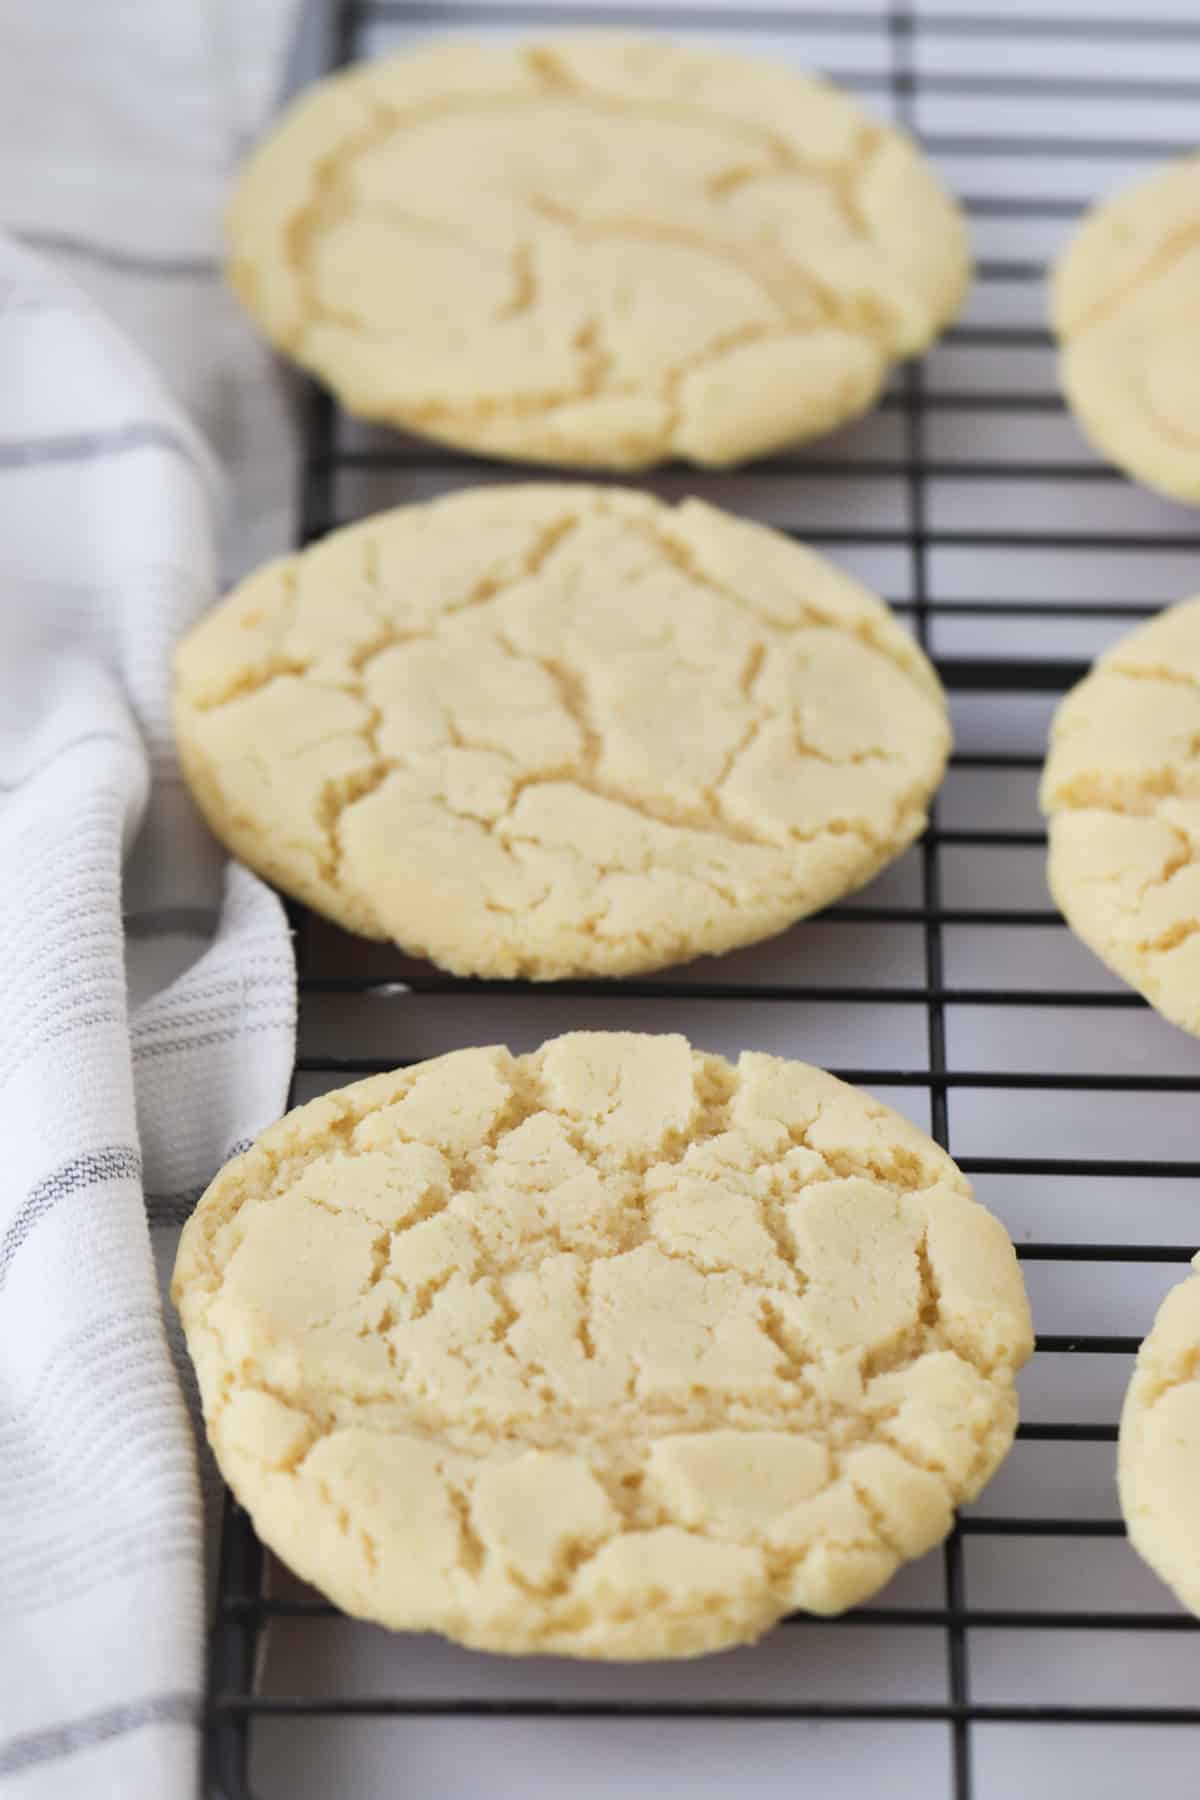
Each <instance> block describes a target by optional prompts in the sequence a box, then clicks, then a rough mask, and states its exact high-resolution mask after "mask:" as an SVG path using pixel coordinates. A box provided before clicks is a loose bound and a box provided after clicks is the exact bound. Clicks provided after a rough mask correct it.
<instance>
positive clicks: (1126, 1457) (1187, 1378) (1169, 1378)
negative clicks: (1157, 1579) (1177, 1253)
mask: <svg viewBox="0 0 1200 1800" xmlns="http://www.w3.org/2000/svg"><path fill="white" fill-rule="evenodd" d="M1192 1268H1193V1270H1194V1273H1193V1274H1191V1275H1190V1276H1188V1278H1187V1280H1186V1281H1182V1282H1180V1284H1179V1286H1178V1287H1176V1288H1172V1290H1171V1292H1170V1293H1169V1294H1168V1295H1167V1297H1166V1299H1165V1300H1164V1301H1163V1303H1162V1305H1161V1306H1160V1307H1159V1309H1158V1316H1157V1318H1156V1319H1155V1321H1154V1328H1153V1330H1152V1331H1151V1333H1150V1335H1149V1337H1148V1338H1147V1339H1146V1341H1145V1343H1144V1344H1143V1345H1142V1347H1141V1349H1140V1350H1139V1351H1138V1359H1137V1365H1136V1367H1135V1369H1134V1374H1133V1380H1132V1381H1131V1382H1130V1384H1129V1390H1128V1392H1127V1394H1126V1396H1125V1406H1124V1409H1123V1411H1122V1413H1121V1440H1120V1448H1119V1452H1118V1473H1119V1480H1120V1489H1121V1510H1122V1511H1123V1512H1124V1514H1125V1523H1126V1525H1127V1526H1128V1528H1129V1536H1130V1540H1131V1541H1132V1543H1133V1546H1134V1548H1135V1549H1136V1550H1137V1551H1139V1552H1140V1554H1141V1555H1142V1556H1144V1557H1145V1559H1146V1561H1147V1562H1148V1563H1149V1564H1150V1567H1151V1568H1152V1569H1154V1570H1155V1572H1156V1573H1157V1574H1159V1575H1161V1576H1162V1578H1163V1580H1164V1581H1165V1582H1166V1583H1167V1585H1168V1587H1171V1588H1173V1589H1174V1591H1175V1593H1176V1595H1177V1596H1178V1598H1179V1599H1180V1600H1181V1601H1182V1603H1183V1605H1184V1606H1186V1607H1187V1608H1188V1609H1189V1611H1191V1612H1194V1613H1197V1614H1200V1513H1198V1511H1197V1502H1198V1499H1200V1256H1198V1257H1196V1258H1195V1259H1194V1260H1193V1263H1192Z"/></svg>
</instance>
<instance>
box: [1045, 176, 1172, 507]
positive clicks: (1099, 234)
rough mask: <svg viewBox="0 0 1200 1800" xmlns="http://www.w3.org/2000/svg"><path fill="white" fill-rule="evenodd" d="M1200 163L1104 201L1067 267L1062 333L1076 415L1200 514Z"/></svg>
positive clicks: (1114, 454)
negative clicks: (1199, 507)
mask: <svg viewBox="0 0 1200 1800" xmlns="http://www.w3.org/2000/svg"><path fill="white" fill-rule="evenodd" d="M1197 317H1200V155H1192V156H1185V157H1183V158H1181V159H1180V160H1179V161H1178V162H1171V163H1167V164H1166V165H1165V166H1164V167H1162V168H1160V169H1156V170H1155V172H1154V173H1153V174H1152V175H1150V176H1148V177H1147V178H1146V179H1145V180H1144V181H1139V182H1137V183H1136V184H1135V185H1134V186H1133V187H1130V188H1126V189H1125V190H1124V192H1122V193H1119V194H1117V195H1115V196H1114V197H1113V198H1112V199H1110V200H1105V201H1101V202H1100V203H1099V204H1098V205H1097V206H1095V207H1093V208H1092V210H1091V211H1090V212H1089V213H1088V214H1087V215H1086V217H1085V218H1084V221H1083V223H1082V225H1081V226H1080V227H1079V229H1078V230H1077V231H1076V232H1075V234H1074V236H1073V237H1072V238H1071V240H1070V241H1069V243H1068V244H1067V246H1066V249H1065V250H1064V251H1063V252H1062V254H1061V255H1060V257H1059V259H1058V263H1057V266H1056V267H1055V270H1054V274H1053V281H1052V289H1051V322H1052V324H1053V327H1054V330H1055V333H1056V335H1057V336H1058V338H1059V341H1060V344H1061V356H1060V360H1059V369H1060V375H1061V380H1062V385H1063V389H1064V391H1065V393H1066V396H1067V400H1068V401H1069V403H1070V406H1071V409H1072V411H1073V412H1074V414H1075V416H1076V418H1077V419H1078V421H1079V423H1080V425H1081V426H1082V427H1083V430H1084V431H1085V432H1086V433H1087V436H1088V437H1089V438H1090V439H1091V441H1092V442H1093V443H1094V444H1095V446H1096V448H1097V449H1098V450H1102V451H1103V452H1104V454H1105V456H1107V457H1109V458H1110V459H1111V460H1112V461H1113V462H1114V463H1116V464H1117V465H1118V466H1119V467H1120V468H1122V469H1124V470H1126V471H1127V473H1129V474H1130V475H1134V476H1136V477H1137V479H1138V480H1139V481H1144V482H1145V483H1146V485H1147V486H1148V487H1152V488H1157V489H1158V490H1159V492H1160V493H1163V494H1168V495H1170V496H1171V497H1172V498H1173V499H1176V500H1188V501H1191V502H1192V503H1193V504H1200V335H1198V333H1197V327H1196V320H1197Z"/></svg>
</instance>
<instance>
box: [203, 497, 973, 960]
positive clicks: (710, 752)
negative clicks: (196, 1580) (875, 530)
mask: <svg viewBox="0 0 1200 1800" xmlns="http://www.w3.org/2000/svg"><path fill="white" fill-rule="evenodd" d="M175 717H176V729H177V737H178V740H179V748H180V754H181V758H182V761H183V765H184V768H185V771H186V773H187V775H188V778H189V780H190V782H191V785H192V788H193V791H194V792H195V795H196V798H197V800H198V801H199V803H200V805H201V806H202V808H203V810H204V812H205V813H206V814H207V816H208V818H209V820H210V822H211V824H212V826H213V828H214V829H215V830H216V831H217V833H218V834H219V835H220V836H221V837H222V838H223V839H224V841H225V842H226V843H227V844H228V845H229V847H230V848H231V849H232V850H233V851H234V852H235V853H236V854H237V855H238V856H239V857H241V858H242V860H243V861H244V862H246V863H248V864H249V865H250V866H251V867H252V868H254V869H257V870H258V871H259V872H260V873H261V874H263V875H265V876H266V877H267V878H268V879H269V880H271V881H274V882H275V883H277V884H278V885H279V886H280V887H282V888H284V889H286V890H287V891H289V892H290V893H293V894H296V895H298V896H299V897H300V898H301V899H303V900H305V901H307V902H308V903H309V904H310V905H312V906H314V907H316V908H317V909H318V910H319V911H321V912H323V913H326V914H327V915H329V916H330V917H331V918H333V919H336V920H338V921H339V922H340V923H342V924H343V925H345V926H347V927H348V928H349V929H351V930H353V931H358V932H362V933H364V934H365V935H367V936H369V937H377V938H392V939H394V940H395V941H396V942H397V943H399V944H401V945H402V946H403V947H404V948H405V949H406V950H409V951H410V952H412V953H414V954H418V955H423V956H427V957H430V958H432V960H433V961H435V962H437V963H439V964H441V965H442V966H443V967H444V968H447V969H451V970H453V971H454V972H455V973H456V974H478V975H487V976H494V977H515V976H520V977H525V978H529V979H534V980H546V979H552V978H555V977H561V976H569V975H581V974H582V975H593V974H594V975H619V974H626V973H630V972H633V971H636V970H642V969H653V968H659V967H662V966H663V965H665V964H668V963H673V962H681V961H684V960H686V959H687V958H689V957H693V956H697V955H700V954H701V953H702V952H705V951H720V950H728V949H731V948H733V947H734V946H735V945H739V944H745V943H749V942H752V941H754V940H755V939H757V938H761V937H765V936H769V935H770V934H771V933H772V932H777V931H781V930H782V929H783V928H784V927H785V926H787V925H789V924H791V923H792V922H793V921H794V920H796V919H798V918H800V917H802V916H804V915H805V914H807V913H810V912H813V911H815V910H817V909H818V908H819V907H821V906H824V905H827V904H828V903H829V902H830V901H831V900H833V899H835V898H837V897H838V896H839V895H841V894H844V893H846V892H847V891H849V890H850V889H853V888H856V887H859V886H861V885H862V884H863V883H864V882H866V881H868V880H870V878H871V877H872V876H873V875H875V874H876V873H877V872H878V870H879V869H881V868H882V867H883V866H884V865H885V864H886V863H888V862H890V861H891V860H892V858H894V857H895V856H897V855H899V853H900V852H901V851H902V850H904V849H905V848H906V847H907V846H908V845H909V844H910V843H911V842H912V841H913V839H914V838H916V837H917V836H918V835H919V833H920V832H921V830H922V829H923V827H924V825H925V819H926V806H927V803H928V800H929V797H930V795H931V793H932V792H933V791H934V789H935V788H936V786H937V784H938V782H939V781H940V779H941V776H942V772H943V769H944V767H945V761H946V757H947V754H948V752H949V747H950V734H949V728H948V724H947V717H946V704H945V698H944V696H943V694H942V691H941V688H940V687H939V685H938V682H937V679H936V677H935V675H934V673H933V671H932V669H931V668H930V666H929V664H928V663H927V662H926V660H925V658H924V657H923V656H922V654H921V652H920V651H919V650H918V649H917V647H916V645H915V644H914V643H913V641H912V639H911V638H910V637H909V636H908V634H907V633H906V632H905V631H904V630H903V629H902V628H901V627H900V626H899V625H898V624H897V622H896V620H895V619H894V617H893V616H892V614H891V613H890V612H889V610H888V608H887V607H886V606H884V605H883V603H882V602H881V601H879V600H877V599H876V598H875V597H874V596H873V595H872V594H869V593H868V592H867V591H866V590H865V589H864V588H862V587H860V586H859V585H858V584H857V582H854V581H852V580H851V579H850V578H849V577H848V576H846V575H843V574H842V573H841V572H840V571H839V570H837V569H835V568H834V567H833V566H832V564H830V563H827V562H825V561H823V560H822V559H821V558H820V557H818V556H816V555H814V554H813V552H812V551H810V550H807V549H805V548H804V547H803V546H802V545H799V544H796V543H793V542H791V541H790V540H788V539H787V538H785V537H783V536H781V535H780V534H779V533H776V532H773V531H770V530H768V529H766V528H765V527H764V526H761V525H755V524H750V523H747V522H745V521H740V520H736V519H733V518H731V517H730V516H728V515H727V514H725V513H721V512H719V511H717V510H716V509H714V508H712V507H710V506H706V505H704V504H702V503H701V502H699V501H696V500H689V501H687V502H685V503H684V504H683V505H681V506H679V507H675V508H671V507H667V506H664V505H662V504H660V503H659V502H658V501H656V500H653V499H651V498H649V497H648V496H645V495H640V494H635V493H632V492H628V491H625V490H622V489H616V488H612V489H601V488H590V487H571V486H534V487H518V488H480V489H474V490H467V491H464V492H462V493H457V494H453V495H451V496H449V497H447V498H443V499H440V500H436V501H434V502H432V503H431V504H429V505H425V506H413V507H404V508H401V509H399V510H397V511H395V512H391V513H384V514H381V515H379V516H377V517H375V518H371V519H368V520H366V521H365V522H364V523H362V524H359V525H354V526H351V527H349V528H348V529H346V530H343V531H339V532H336V533H335V534H334V535H333V536H332V537H329V538H327V539H325V540H324V541H322V542H321V543H320V544H318V545H316V546H314V547H313V548H312V549H309V550H307V551H305V552H304V553H303V554H301V555H297V556H290V557H286V558H284V559H282V560H281V561H278V562H275V563H272V564H270V565H269V566H268V567H266V568H265V569H263V570H261V571H260V572H259V573H258V574H256V575H254V576H253V577H251V578H250V580H248V581H246V582H244V583H243V584H242V585H241V587H239V588H238V589H237V590H236V591H235V592H234V593H233V594H232V595H231V596H230V598H229V599H228V600H227V601H226V602H225V603H224V605H222V606H220V607H218V608H217V609H216V610H215V611H214V612H212V613H210V614H209V615H208V616H207V618H205V619H204V620H203V621H202V623H201V624H200V625H199V626H198V627H197V628H196V630H195V631H193V632H192V634H191V635H190V637H188V638H187V639H186V640H185V642H184V644H183V645H182V647H181V649H180V651H179V653H178V656H177V660H176V693H175Z"/></svg>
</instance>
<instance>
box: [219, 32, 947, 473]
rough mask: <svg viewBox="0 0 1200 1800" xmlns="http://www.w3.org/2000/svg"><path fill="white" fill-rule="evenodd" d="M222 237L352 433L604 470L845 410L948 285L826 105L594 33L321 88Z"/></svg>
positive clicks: (816, 94) (823, 87)
mask: <svg viewBox="0 0 1200 1800" xmlns="http://www.w3.org/2000/svg"><path fill="white" fill-rule="evenodd" d="M229 225H230V234H231V241H232V258H231V263H230V279H231V281H232V284H233V286H234V288H235V290H236V292H237V293H238V295H239V296H240V298H241V300H242V301H243V303H244V304H245V306H246V307H247V309H248V310H249V311H250V312H251V313H252V314H253V315H254V316H255V318H256V319H257V320H258V321H259V323H260V324H261V325H262V327H263V329H264V330H265V331H266V332H267V334H268V335H269V336H270V337H271V338H272V339H273V340H274V342H275V343H277V344H278V345H280V346H281V348H283V349H284V350H286V351H287V352H288V353H289V354H290V355H292V356H293V357H295V358H296V359H297V361H299V362H301V363H303V364H305V365H306V366H307V367H308V368H310V369H312V370H314V371H315V372H316V373H317V374H318V375H320V376H321V377H322V379H323V380H324V381H326V382H327V383H328V384H329V386H330V387H332V388H333V389H334V390H335V392H336V393H337V394H338V395H339V396H340V398H341V399H342V401H343V402H344V403H345V405H346V406H347V407H349V408H350V409H351V410H352V411H354V412H357V413H359V414H361V415H363V416H366V417H370V418H378V419H384V420H387V421H390V422H391V423H393V424H397V425H402V426H407V427H410V428H412V429H414V430H417V431H420V432H424V433H426V434H428V435H430V436H432V437H436V438H441V439H444V440H446V441H448V442H450V443H454V444H459V445H464V446H467V447H469V448H471V449H475V450H480V451H484V452H487V453H492V454H500V455H503V456H506V457H528V458H534V459H538V460H543V461H552V462H557V463H566V464H575V465H579V466H593V467H602V468H626V469H636V468H644V467H646V466H648V465H649V464H652V463H656V462H660V461H662V460H663V459H664V458H665V457H669V456H681V457H686V458H688V459H690V460H691V461H693V462H697V463H705V464H726V463H732V462H735V461H738V460H740V459H742V458H744V457H747V456H753V455H756V454H759V453H760V452H763V451H765V450H769V449H771V448H772V447H774V446H777V445H781V444H785V443H788V442H789V441H793V440H796V439H800V438H806V437H811V436H813V435H815V434H817V433H820V432H823V431H827V430H829V429H830V428H831V427H832V426H834V425H837V424H839V423H841V422H842V421H843V420H845V419H848V418H852V417H854V416H855V415H856V414H858V413H861V412H863V411H864V410H865V409H866V408H867V407H869V406H870V405H871V404H872V403H873V401H874V400H875V399H876V397H877V396H878V394H879V391H880V389H881V387H882V385H883V383H884V380H885V378H886V375H887V372H888V368H889V366H890V364H891V363H892V362H893V361H894V360H895V359H897V358H899V357H905V356H911V355H913V354H915V353H916V352H918V351H920V350H922V349H924V348H925V346H926V345H928V344H929V343H930V341H931V340H932V339H933V338H934V337H935V336H936V335H937V333H938V331H939V330H941V329H942V327H943V326H944V325H946V324H947V323H948V322H949V320H950V319H951V318H953V317H954V316H955V314H956V313H957V312H958V310H959V308H960V306H961V304H962V301H963V298H964V295H965V293H966V288H967V283H968V280H969V275H970V256H969V249H968V242H967V234H966V229H965V225H964V222H963V219H962V216H961V214H960V212H959V210H958V208H957V206H956V205H955V204H954V202H953V201H952V200H951V199H950V198H949V197H948V195H947V194H946V193H945V192H944V191H943V189H942V187H941V186H940V184H939V183H938V181H937V179H936V178H935V176H934V174H933V172H932V170H931V169H930V167H929V165H928V164H927V163H926V161H925V160H924V158H923V157H922V156H921V155H920V153H919V152H918V150H917V149H916V147H915V146H914V145H913V143H912V142H911V141H910V140H909V138H907V137H906V136H905V135H904V134H903V133H902V132H900V131H898V130H896V129H894V128H891V127H887V126H883V125H881V124H879V123H877V122H876V121H874V120H872V119H871V118H870V117H869V116H868V115H867V114H866V113H864V112H862V111H861V110H860V109H859V107H858V106H856V105H855V104H854V102H853V101H851V100H850V99H849V98H848V97H847V96H846V95H844V94H842V93H840V92H839V91H838V90H837V89H836V88H835V87H832V86H831V85H830V84H828V83H827V82H824V81H821V80H818V79H815V78H813V77H809V76H804V75H799V74H796V73H795V72H794V71H792V70H790V69H787V68H785V67H783V66H782V65H778V64H771V63H769V62H762V63H757V62H753V61H747V60H744V59H742V58H740V57H736V56H732V55H729V54H726V53H723V52H718V51H700V50H692V49H684V48H682V47H680V46H677V45H673V44H670V43H667V42H662V41H653V40H646V39H639V38H632V37H623V36H619V35H613V34H607V33H581V34H578V35H575V36H571V37H563V38H555V39H551V40H549V41H546V42H543V43H535V44H530V45H526V46H523V47H509V46H501V45H493V44H481V43H470V42H462V41H458V42H450V41H443V42H439V43H434V44H432V45H430V46H428V47H426V48H424V49H421V50H418V51H407V52H404V53H402V54H400V55H397V56H392V57H387V58H384V59H382V60H380V61H377V62H370V63H367V64H364V65H361V66H359V67H356V68H354V69H352V70H350V71H348V72H347V73H344V74H340V75H336V76H333V77H332V78H330V79H329V80H327V81H323V82H321V83H320V84H319V85H318V86H316V87H315V88H313V89H311V90H310V91H309V92H308V93H307V94H306V95H304V96H303V97H302V98H301V99H300V100H299V101H297V102H296V104H295V105H293V106H292V107H291V108H290V109H289V110H288V111H287V112H286V113H285V114H284V115H283V118H282V120H281V122H280V123H279V124H278V125H277V126H276V127H275V128H274V129H273V130H272V132H271V133H270V135H269V136H268V137H267V138H266V140H265V141H264V142H263V143H262V144H261V145H260V146H259V148H258V149H257V150H256V151H255V153H254V155H253V156H252V157H251V158H250V160H249V162H248V164H247V166H246V168H245V170H244V172H243V175H242V177H241V180H240V183H239V185H238V188H237V191H236V193H235V196H234V199H233V203H232V206H231V208H230V215H229Z"/></svg>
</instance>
